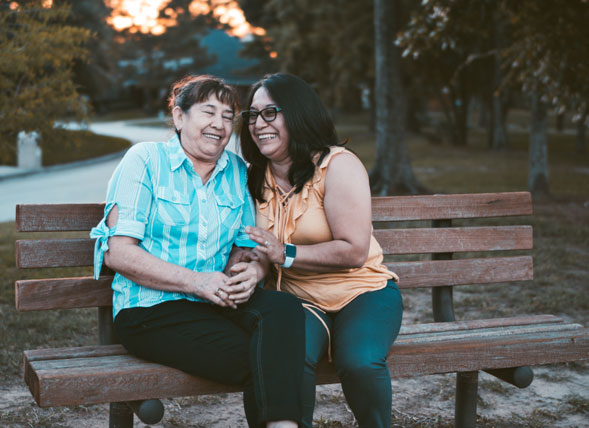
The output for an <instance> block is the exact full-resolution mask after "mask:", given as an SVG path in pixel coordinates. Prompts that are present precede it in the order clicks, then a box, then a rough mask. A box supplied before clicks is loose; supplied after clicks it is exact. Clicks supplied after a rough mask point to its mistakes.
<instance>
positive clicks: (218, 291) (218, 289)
mask: <svg viewBox="0 0 589 428" xmlns="http://www.w3.org/2000/svg"><path fill="white" fill-rule="evenodd" d="M221 291H223V290H221V289H220V288H217V290H216V291H215V293H214V294H215V296H217V297H219V298H220V297H221Z"/></svg>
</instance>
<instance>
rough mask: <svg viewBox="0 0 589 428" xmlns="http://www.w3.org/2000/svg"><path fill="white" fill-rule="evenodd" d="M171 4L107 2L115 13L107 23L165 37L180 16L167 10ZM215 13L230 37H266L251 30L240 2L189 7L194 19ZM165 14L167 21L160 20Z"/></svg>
mask: <svg viewBox="0 0 589 428" xmlns="http://www.w3.org/2000/svg"><path fill="white" fill-rule="evenodd" d="M169 3H170V0H106V4H107V6H109V7H111V8H112V9H113V12H112V14H111V16H110V17H109V18H108V23H109V24H110V25H112V26H113V27H114V28H115V29H117V30H123V29H127V28H128V29H129V30H130V31H131V32H137V31H140V32H142V33H152V34H155V35H158V34H162V33H163V32H165V31H166V28H167V27H170V26H172V25H174V24H175V22H176V16H177V13H176V11H175V10H174V9H172V8H169V7H167V5H168V4H169ZM211 5H212V9H213V15H214V16H215V17H216V18H217V19H218V20H219V21H220V22H221V23H223V24H228V25H229V26H230V27H231V31H230V34H232V35H234V36H237V37H244V36H246V35H248V34H257V35H263V34H264V33H265V31H264V29H263V28H259V27H252V26H251V25H250V24H249V23H248V22H247V20H246V19H245V16H244V14H243V11H242V10H241V8H240V7H239V4H238V3H237V1H233V0H193V1H192V3H191V4H190V6H189V11H190V13H191V14H192V15H194V16H196V15H201V14H206V13H209V12H210V11H211ZM162 10H163V11H164V15H165V18H160V17H159V12H160V11H162Z"/></svg>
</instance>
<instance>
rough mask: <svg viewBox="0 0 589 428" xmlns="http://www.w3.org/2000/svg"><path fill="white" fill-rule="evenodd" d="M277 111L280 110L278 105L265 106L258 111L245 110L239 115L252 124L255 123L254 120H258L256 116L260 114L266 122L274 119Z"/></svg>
mask: <svg viewBox="0 0 589 428" xmlns="http://www.w3.org/2000/svg"><path fill="white" fill-rule="evenodd" d="M279 111H282V109H281V108H280V107H266V108H265V109H262V110H260V111H256V110H245V111H242V112H241V115H242V116H243V118H244V119H245V120H246V122H247V123H249V124H250V125H253V124H254V123H256V120H258V116H262V119H264V121H265V122H266V123H270V122H272V121H273V120H274V119H276V115H277V114H278V112H279Z"/></svg>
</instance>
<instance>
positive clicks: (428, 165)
mask: <svg viewBox="0 0 589 428" xmlns="http://www.w3.org/2000/svg"><path fill="white" fill-rule="evenodd" d="M362 119H363V118H358V117H353V118H348V117H342V118H340V120H339V125H338V132H339V134H340V137H341V138H342V139H343V138H346V137H349V138H350V140H351V142H350V143H349V146H350V148H352V149H353V150H354V151H355V152H356V153H357V154H358V155H359V156H360V158H361V159H362V160H363V162H364V163H365V165H366V166H367V168H368V169H369V168H370V167H371V165H372V163H373V156H374V146H375V135H374V133H373V132H371V131H369V130H367V127H366V125H365V122H364V120H362ZM509 137H510V141H511V143H512V146H511V148H510V149H509V150H507V151H501V152H496V151H491V150H489V149H488V148H487V147H486V138H485V135H484V132H483V131H482V130H479V129H475V130H472V131H471V133H470V140H469V144H468V145H467V146H466V147H462V148H457V147H453V146H451V145H448V144H446V143H439V144H432V143H429V142H428V141H427V139H426V138H424V137H422V136H420V135H408V136H407V142H408V144H409V151H410V155H411V158H412V164H413V168H414V172H415V175H416V176H417V178H418V179H419V180H420V181H421V182H422V183H423V184H424V185H425V186H427V188H428V189H430V190H431V192H432V193H471V192H503V191H521V190H526V188H527V162H528V157H527V147H526V146H527V135H526V133H525V132H523V131H521V130H516V131H513V132H511V133H510V135H509ZM548 145H549V164H550V185H551V191H552V198H551V199H547V200H541V201H534V215H533V216H532V217H531V219H529V218H528V219H524V220H522V221H523V222H525V223H526V224H530V222H531V224H532V225H533V226H534V242H535V245H534V247H535V249H534V258H535V279H534V281H532V282H531V283H527V284H523V285H516V286H509V287H505V286H501V285H496V286H490V287H489V288H488V290H489V292H488V293H485V295H484V296H481V295H479V294H478V293H473V292H472V291H471V290H470V289H469V287H468V286H466V287H461V288H460V289H459V290H458V291H457V292H456V294H455V296H456V300H458V301H459V302H460V305H459V308H460V309H459V310H458V311H457V316H458V317H459V318H470V317H474V316H476V314H478V313H480V312H484V313H485V315H486V316H488V317H496V316H502V315H503V314H512V315H513V314H514V313H536V314H537V313H552V314H556V315H560V316H562V317H564V318H566V319H567V320H572V321H575V322H579V323H581V324H584V325H588V324H589V293H587V277H588V273H589V266H588V264H587V261H588V260H589V154H588V153H586V154H584V155H579V154H576V153H575V136H574V135H569V134H568V133H550V134H549V137H548ZM26 236H31V235H30V234H27V235H26ZM19 237H20V236H17V234H16V233H15V231H14V224H12V223H0V271H1V272H2V273H3V274H2V276H1V277H0V317H1V319H2V323H1V324H0V342H1V343H2V344H3V346H2V347H1V351H0V364H1V367H2V369H0V379H1V382H2V384H6V385H10V384H15V383H21V382H22V380H21V379H22V376H21V370H22V368H21V355H22V351H23V350H24V349H33V348H37V347H55V346H69V345H73V344H76V345H82V344H92V343H96V340H97V330H96V328H95V325H94V324H95V323H94V321H95V318H96V316H97V314H96V310H70V311H54V312H49V313H45V312H41V313H17V312H16V311H15V309H14V281H15V280H16V279H23V278H34V277H51V276H53V277H58V276H61V275H67V276H70V275H72V274H74V275H88V274H89V272H90V271H89V269H88V268H82V269H77V270H69V271H67V272H60V271H57V270H52V271H49V270H30V271H26V272H22V271H17V270H16V268H15V260H14V241H15V239H19ZM420 293H425V291H419V290H416V291H415V292H414V293H411V292H407V293H406V295H405V300H406V304H407V305H408V306H409V308H410V309H412V310H413V311H415V312H416V314H417V315H416V317H417V319H419V320H420V321H422V320H428V319H431V314H429V313H427V312H426V311H425V310H424V309H422V308H420V307H415V305H418V302H419V301H421V300H423V295H422V294H420ZM571 367H573V368H575V369H576V370H579V371H581V372H586V371H587V364H586V363H582V364H576V365H572V366H571ZM487 387H488V388H491V387H494V386H493V385H489V386H487ZM482 388H486V387H485V385H482ZM571 400H572V401H574V403H575V406H573V405H571V406H569V407H570V408H569V407H567V409H568V410H566V411H570V412H581V413H582V414H583V413H585V414H586V413H587V412H588V409H589V403H588V402H587V400H584V399H582V398H581V399H579V398H578V397H577V398H574V399H571ZM74 411H76V412H78V413H79V412H80V410H79V409H78V410H74ZM3 412H4V411H3V410H2V406H0V419H2V420H4V417H6V418H8V416H10V418H9V419H6V420H10V421H12V420H14V421H17V420H23V419H26V420H30V419H31V418H33V417H32V416H30V412H31V409H30V408H26V409H24V408H23V409H20V410H16V416H15V413H14V412H15V411H10V412H12V413H10V412H9V413H10V414H9V413H6V412H4V413H3ZM39 412H41V411H38V412H37V413H36V415H37V416H35V417H36V418H39V417H40V416H39V414H38V413H39ZM43 412H45V411H43ZM46 412H51V411H49V410H48V411H46ZM19 414H20V417H19V416H18V415H19ZM44 415H45V418H46V419H45V420H50V421H53V422H49V425H45V424H44V423H30V424H28V425H26V426H35V427H37V426H39V427H40V426H69V425H60V422H58V421H60V420H61V419H59V418H61V416H59V415H61V413H59V412H58V413H56V415H57V416H55V418H54V419H51V417H50V413H47V414H44ZM48 415H49V416H48ZM398 417H399V419H398V423H399V424H402V425H399V426H408V427H419V426H424V427H425V426H428V427H429V426H432V427H433V426H450V425H448V424H447V423H446V422H440V421H438V422H435V421H434V422H431V423H430V422H424V420H423V419H419V418H413V419H412V418H411V417H408V416H407V415H398ZM550 417H553V416H550ZM550 417H548V416H543V415H542V414H541V413H539V414H538V419H537V421H536V423H537V425H536V424H535V422H534V421H531V422H530V421H528V422H525V421H524V422H522V423H521V424H520V423H515V422H513V420H511V419H508V420H504V419H501V418H500V419H496V420H484V421H480V425H479V426H483V427H491V426H499V427H503V426H505V427H507V426H522V427H523V426H543V425H544V426H548V425H551V423H550V420H551V419H550ZM47 418H49V419H47ZM56 418H57V419H56ZM51 423H53V425H51ZM8 426H10V427H17V426H21V425H18V423H17V422H15V423H14V424H13V425H8ZM23 426H25V425H23ZM319 426H322V427H343V428H348V426H344V425H341V424H339V422H335V421H329V420H327V421H322V422H321V423H320V425H319Z"/></svg>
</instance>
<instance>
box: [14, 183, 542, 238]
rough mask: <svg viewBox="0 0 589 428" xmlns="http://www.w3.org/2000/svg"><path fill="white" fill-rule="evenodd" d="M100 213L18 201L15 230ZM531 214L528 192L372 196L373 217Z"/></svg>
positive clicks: (58, 227)
mask: <svg viewBox="0 0 589 428" xmlns="http://www.w3.org/2000/svg"><path fill="white" fill-rule="evenodd" d="M103 214H104V203H98V204H21V205H17V206H16V230H17V231H18V232H43V231H45V232H48V231H76V230H90V229H91V228H92V227H94V226H96V224H97V223H98V222H99V221H100V219H101V218H102V216H103ZM531 214H532V199H531V196H530V193H529V192H507V193H481V194H463V195H426V196H394V197H388V196H385V197H374V198H372V217H373V220H374V221H405V220H433V219H439V220H443V219H456V218H480V217H503V216H521V215H531Z"/></svg>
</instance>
